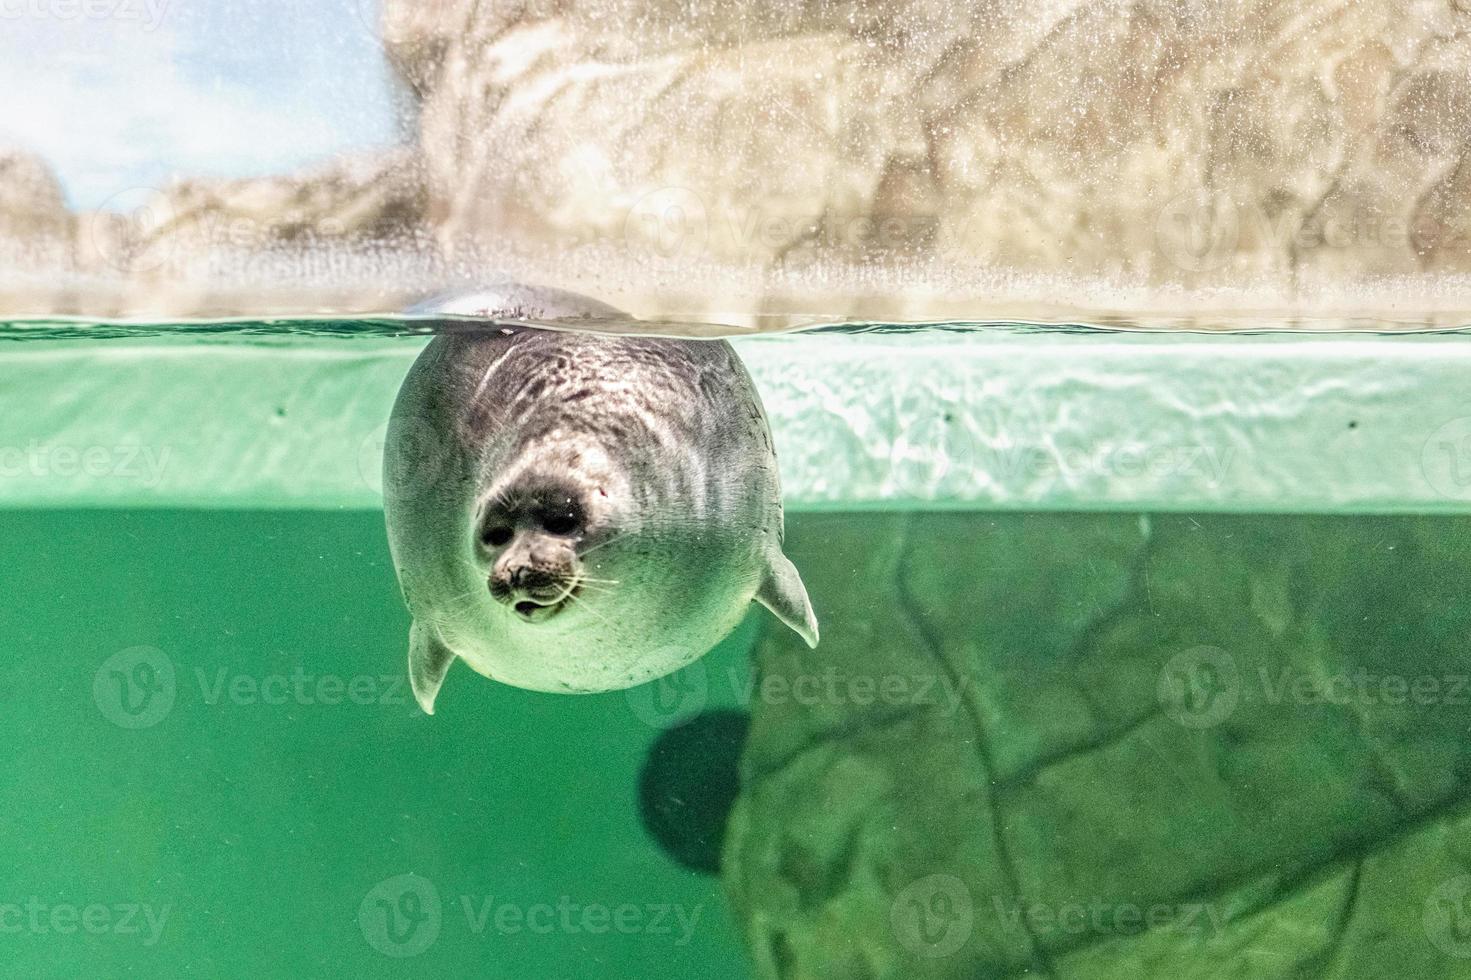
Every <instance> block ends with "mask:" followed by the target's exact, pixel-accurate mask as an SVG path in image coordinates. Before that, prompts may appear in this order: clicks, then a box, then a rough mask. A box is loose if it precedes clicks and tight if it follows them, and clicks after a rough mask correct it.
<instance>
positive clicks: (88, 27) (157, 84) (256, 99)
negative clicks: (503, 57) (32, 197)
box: [0, 0, 399, 208]
mask: <svg viewBox="0 0 1471 980" xmlns="http://www.w3.org/2000/svg"><path fill="white" fill-rule="evenodd" d="M377 3H378V0H0V92H3V93H4V97H3V98H0V146H12V147H18V148H20V149H23V150H29V151H31V152H34V153H38V154H39V155H40V156H41V157H42V158H44V159H45V160H46V161H47V162H48V163H49V164H50V165H51V167H52V168H53V169H54V170H55V171H56V172H57V174H58V175H59V176H60V178H61V180H62V183H63V186H64V187H65V189H66V192H67V196H68V202H69V203H70V204H71V206H72V207H74V208H95V207H103V206H106V204H107V202H108V201H109V199H111V198H114V197H125V198H126V199H128V200H133V199H135V198H136V192H137V191H138V190H140V189H146V188H155V187H160V186H163V185H164V184H166V183H167V182H168V180H169V179H170V178H171V177H172V176H175V175H178V176H196V175H199V176H221V177H235V176H249V175H256V174H269V173H281V172H285V171H290V170H293V169H296V168H299V167H301V166H303V165H307V164H311V163H313V162H315V161H319V160H323V159H326V158H329V157H331V156H333V155H335V154H338V153H341V152H344V151H350V150H356V149H362V148H366V147H373V146H383V145H388V144H391V143H393V142H395V141H396V139H397V132H398V128H399V127H398V126H397V125H396V122H395V117H394V109H393V106H394V94H393V90H392V86H391V83H390V79H389V75H388V71H387V68H386V65H385V63H384V61H383V58H382V54H381V52H380V51H379V48H378V44H377V40H376V38H375V36H374V31H373V25H374V24H375V23H376V14H377V9H376V8H377Z"/></svg>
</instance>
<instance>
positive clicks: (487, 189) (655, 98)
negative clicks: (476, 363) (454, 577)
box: [0, 0, 1471, 980]
mask: <svg viewBox="0 0 1471 980" xmlns="http://www.w3.org/2000/svg"><path fill="white" fill-rule="evenodd" d="M0 7H3V5H0ZM1467 16H1468V14H1467V12H1466V11H1465V10H1463V9H1462V7H1461V5H1460V4H1459V3H1448V2H1435V0H1415V2H1413V3H1409V4H1405V3H1392V2H1389V0H1357V2H1353V3H1347V4H1342V3H1333V2H1329V0H1321V2H1320V0H1309V2H1306V3H1295V4H1293V3H1286V2H1278V0H1221V2H1197V0H1157V2H1150V0H1140V2H1103V0H1056V2H1053V0H1048V2H1043V3H1034V4H1020V3H992V4H981V5H975V4H970V5H966V4H958V3H949V2H935V3H932V2H915V0H883V2H871V3H853V2H829V0H820V2H813V3H801V4H789V3H778V4H761V5H756V4H746V3H737V4H723V5H715V4H688V3H678V4H670V3H662V2H657V0H571V2H564V0H559V2H556V3H550V2H549V3H541V2H538V0H526V2H520V0H518V2H515V3H504V2H493V3H485V2H471V0H433V2H410V0H384V2H382V3H379V2H377V0H323V2H322V3H318V4H311V5H301V4H295V3H290V2H287V0H257V2H255V3H252V4H249V5H246V4H241V3H235V2H225V3H218V4H203V3H196V2H192V0H156V2H155V0H137V2H134V0H119V2H116V3H111V4H109V3H95V4H80V5H74V4H70V3H64V2H61V0H56V2H47V0H28V2H26V3H23V4H12V5H10V6H8V7H3V9H0V80H4V81H8V82H9V83H10V84H9V85H7V86H6V90H7V92H10V93H11V96H12V97H11V99H10V101H9V102H7V105H6V107H4V108H0V138H3V140H4V145H3V146H0V419H3V420H4V421H3V425H0V533H3V538H4V540H5V541H6V543H7V546H8V549H9V550H8V552H7V556H8V558H9V560H8V561H7V562H5V563H4V565H3V566H0V582H3V595H4V596H5V598H6V602H5V603H4V604H0V645H3V647H4V648H5V649H6V650H7V651H8V652H9V656H8V657H7V658H5V660H4V662H3V666H0V677H3V678H4V682H5V683H4V688H5V690H6V691H8V692H9V695H8V697H7V699H6V710H5V712H4V713H3V715H0V735H3V737H4V738H5V740H6V743H7V744H8V745H10V746H12V749H13V754H12V762H11V765H10V766H9V767H8V768H7V774H6V776H5V777H4V779H3V781H0V785H3V789H0V851H3V853H5V854H6V855H7V858H6V860H5V861H3V862H0V975H3V976H12V975H13V976H17V977H28V978H29V977H53V976H54V977H68V978H70V977H75V976H83V975H85V976H94V975H95V976H128V975H147V976H157V977H176V976H193V975H207V976H242V977H252V978H255V977H301V976H317V975H321V976H337V975H341V974H343V973H351V974H353V975H357V976H362V977H398V976H418V975H449V976H485V977H508V978H509V977H523V976H530V977H546V978H552V977H569V978H582V977H598V978H613V977H638V978H647V977H689V976H700V977H707V978H711V980H716V978H726V977H729V978H732V980H734V978H748V977H749V978H759V980H809V978H810V980H816V978H822V980H829V978H851V980H912V978H935V980H941V978H943V980H962V978H965V980H973V978H976V977H1021V976H1049V977H1077V978H1095V977H1096V978H1114V977H1118V978H1123V977H1128V978H1140V977H1160V978H1176V977H1192V976H1202V977H1211V976H1224V975H1230V976H1239V977H1250V978H1261V980H1278V978H1281V980H1287V978H1299V977H1319V976H1321V977H1339V978H1376V980H1377V978H1381V977H1394V976H1413V977H1426V978H1430V977H1435V978H1442V977H1443V978H1458V977H1471V918H1468V912H1471V858H1468V855H1471V839H1468V836H1467V835H1468V830H1467V823H1466V820H1465V813H1464V811H1465V804H1466V800H1467V799H1468V790H1467V785H1468V780H1471V760H1468V754H1467V753H1468V749H1467V746H1468V745H1471V741H1468V739H1471V690H1468V687H1471V669H1468V668H1467V666H1466V655H1465V637H1466V635H1467V627H1468V625H1471V604H1468V602H1467V600H1466V599H1465V596H1466V594H1467V588H1466V586H1467V585H1468V582H1467V577H1468V572H1467V571H1466V569H1467V567H1468V565H1467V562H1466V553H1467V548H1466V545H1467V544H1468V543H1471V542H1467V541H1466V540H1465V538H1466V529H1467V527H1468V525H1467V514H1468V513H1471V458H1468V455H1471V380H1468V379H1471V372H1468V370H1467V368H1468V367H1471V363H1468V362H1471V346H1468V344H1467V339H1466V335H1465V333H1464V330H1463V328H1466V327H1467V326H1468V323H1471V319H1468V310H1471V298H1468V288H1467V283H1468V281H1471V280H1468V278H1467V274H1468V272H1471V266H1468V263H1471V259H1468V255H1471V252H1468V249H1467V247H1466V241H1467V239H1466V235H1465V228H1464V227H1463V224H1464V215H1465V213H1466V211H1467V209H1466V207H1465V203H1466V200H1465V199H1466V196H1467V192H1468V188H1467V185H1466V179H1465V178H1466V173H1467V169H1466V167H1465V166H1464V164H1465V155H1466V152H1467V149H1468V146H1471V119H1468V114H1471V84H1468V79H1471V74H1468V67H1471V52H1468V51H1467V50H1465V48H1466V45H1467V44H1468V43H1471V42H1468V40H1467V38H1468V35H1467V34H1466V32H1465V30H1464V27H1465V23H1464V22H1465V19H1466V17H1467ZM507 278H509V279H511V280H520V281H525V282H531V283H538V284H543V285H548V286H560V287H563V288H567V289H570V290H574V291H576V292H579V293H583V294H587V295H589V296H594V297H596V298H597V299H599V300H602V301H605V302H608V303H611V304H614V305H616V306H617V307H618V308H620V309H622V310H627V311H628V314H629V315H627V316H623V315H612V316H606V317H602V318H593V319H577V320H555V321H554V320H553V319H549V318H547V317H546V316H544V315H543V312H544V311H541V310H539V309H537V308H535V307H534V306H522V307H518V308H516V309H512V310H501V311H500V313H499V314H498V315H497V316H496V317H494V318H491V319H493V320H494V322H490V323H486V322H484V321H485V320H486V319H487V317H485V316H480V317H478V318H477V317H476V316H474V315H471V314H470V312H469V307H466V308H463V309H451V308H447V307H445V306H444V305H443V304H441V305H440V306H438V307H434V306H433V305H432V304H431V306H430V307H429V310H430V311H431V312H429V313H425V314H422V315H403V314H402V311H403V310H405V309H408V308H410V307H411V306H412V305H413V304H416V303H418V302H419V301H421V300H422V299H424V298H425V297H426V296H431V295H433V294H435V293H438V292H439V291H441V290H446V289H447V290H452V291H458V290H478V289H481V288H483V287H485V286H486V285H487V284H489V283H499V282H502V281H504V280H506V279H507ZM435 310H437V312H434V311H435ZM440 314H445V315H440ZM528 326H532V327H535V326H541V327H547V328H553V329H563V330H566V329H574V330H583V331H594V332H604V333H610V334H628V333H634V334H641V335H642V334H649V335H661V336H669V337H695V338H702V339H707V340H713V339H714V338H719V337H724V338H731V339H732V344H733V346H734V348H735V349H736V351H737V353H738V354H739V357H740V359H741V360H742V362H743V363H744V364H745V365H746V367H747V368H748V369H749V371H750V373H751V375H752V378H753V380H754V382H755V385H756V388H757V389H758V390H759V392H760V395H761V398H762V401H763V402H764V405H765V409H766V412H767V414H768V415H769V416H770V435H771V439H772V441H773V442H774V444H775V447H776V450H777V456H778V460H779V463H780V470H781V477H782V485H783V491H784V493H783V496H784V501H785V506H786V512H787V516H786V540H785V542H784V547H785V550H786V553H787V554H788V555H789V556H790V557H791V558H792V560H793V561H794V562H795V564H796V566H797V568H798V569H799V570H800V572H801V577H802V578H803V580H805V582H806V586H807V590H808V592H809V593H810V596H811V599H812V603H813V605H814V607H815V610H816V613H817V617H818V620H819V622H820V624H821V630H822V638H821V642H820V644H819V645H818V647H817V648H816V649H815V650H812V649H808V648H807V646H806V644H805V643H804V642H803V641H802V640H801V639H800V638H799V637H798V636H796V635H795V634H793V633H792V632H791V631H789V630H787V629H786V628H785V627H784V626H782V625H781V624H780V623H778V622H777V621H776V620H774V619H773V618H771V616H770V615H769V614H767V613H766V612H764V611H762V610H760V609H754V610H753V612H752V613H751V615H749V616H747V617H746V618H745V620H744V621H743V622H742V623H741V624H740V625H739V626H738V627H737V628H736V630H735V631H734V633H732V634H731V635H730V636H729V637H728V638H727V639H726V640H724V641H723V642H722V643H720V644H719V646H717V647H716V649H714V650H713V651H711V652H710V653H708V654H707V655H706V656H705V657H703V658H702V659H699V660H697V661H695V662H694V663H692V664H691V665H689V666H688V667H686V668H684V669H682V670H680V671H678V672H676V673H674V674H671V675H669V676H668V677H665V678H662V679H660V680H658V681H655V682H653V683H650V684H645V685H641V686H638V687H634V688H630V689H628V690H626V691H620V692H613V693H608V694H598V695H589V696H579V697H567V696H555V695H546V694H539V693H533V692H528V691H523V690H519V689H515V688H511V687H508V686H505V685H502V684H497V683H492V682H491V681H488V680H485V679H484V678H479V677H476V676H474V675H473V673H472V672H471V671H470V670H468V669H466V668H465V667H464V666H463V665H461V666H455V667H452V668H451V674H450V681H449V683H448V684H447V685H446V687H445V689H444V693H443V695H442V697H441V698H440V700H439V702H438V704H437V710H436V714H435V715H434V716H433V717H429V716H427V715H425V714H424V713H423V712H422V711H421V710H420V709H419V707H418V706H417V705H416V704H415V700H414V694H413V692H412V691H411V690H410V688H409V686H408V680H407V672H406V664H405V649H406V644H407V641H408V636H409V616H408V613H407V611H406V610H405V608H404V601H403V596H402V594H401V589H400V585H399V581H398V579H397V575H396V572H397V571H399V570H398V569H396V568H395V566H394V562H393V559H392V557H391V555H390V553H389V549H388V544H387V541H386V540H385V534H384V526H383V496H382V491H383V486H382V476H381V474H382V467H383V458H382V457H383V453H384V444H385V440H386V439H387V422H388V418H389V410H390V406H391V405H392V403H393V400H394V397H395V395H396V393H397V392H398V390H399V387H400V385H401V384H402V383H403V380H404V378H405V375H406V373H407V372H408V370H409V368H410V365H411V364H412V363H413V362H414V360H415V358H416V357H417V356H418V355H419V354H420V352H421V351H422V350H423V349H424V347H425V344H426V342H427V335H428V334H431V333H433V332H436V331H444V330H473V329H489V330H500V329H502V328H515V329H521V328H525V327H528ZM794 327H801V328H806V329H803V330H801V331H800V332H795V333H781V332H780V331H783V330H786V329H788V328H794ZM1425 328H1441V329H1436V330H1427V329H1425ZM757 334H760V336H757ZM613 380H615V381H616V379H613ZM616 585H617V583H614V586H616Z"/></svg>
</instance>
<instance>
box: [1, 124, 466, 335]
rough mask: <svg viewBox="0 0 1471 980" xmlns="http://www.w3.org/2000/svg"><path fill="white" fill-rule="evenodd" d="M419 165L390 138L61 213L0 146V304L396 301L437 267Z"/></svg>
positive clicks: (134, 307)
mask: <svg viewBox="0 0 1471 980" xmlns="http://www.w3.org/2000/svg"><path fill="white" fill-rule="evenodd" d="M421 172H422V171H421V168H420V166H419V163H418V157H417V154H416V153H414V152H413V151H412V150H408V149H404V150H398V151H394V152H390V153H385V154H382V155H377V156H364V157H358V158H344V159H341V160H337V161H333V162H332V163H330V164H328V165H326V166H322V167H319V168H316V169H313V170H309V171H306V172H303V173H299V174H294V175H285V176H271V177H259V178H245V179H239V180H204V179H191V180H180V181H177V182H174V183H172V184H170V185H168V186H166V187H164V188H160V189H149V188H142V189H138V190H136V191H133V192H130V193H128V194H123V195H119V196H118V197H115V198H114V199H113V200H111V201H110V202H109V207H108V209H107V210H106V211H95V212H83V213H80V214H76V215H73V214H71V213H69V212H68V211H67V209H66V206H65V203H64V201H63V199H62V195H61V189H60V186H59V184H58V183H57V181H56V179H55V178H54V177H53V176H52V175H51V174H50V173H49V172H48V171H47V170H46V168H45V167H44V166H43V165H42V164H40V163H39V162H38V161H36V160H35V159H34V158H29V157H25V156H21V155H16V154H11V155H8V156H5V155H0V250H3V251H0V255H3V256H4V258H5V261H6V263H7V264H6V271H5V274H4V275H3V277H0V284H3V286H0V312H5V313H15V314H28V315H36V314H64V315H65V314H76V315H92V316H134V315H160V316H179V317H202V316H229V315H239V314H240V313H242V312H249V313H259V314H279V313H291V312H301V311H312V312H319V313H327V312H332V311H342V312H353V311H376V312H385V311H392V310H397V309H400V308H402V306H403V305H404V304H405V303H406V302H408V301H409V300H410V299H412V298H416V297H417V296H419V295H421V294H422V292H423V290H424V289H425V288H426V283H428V284H433V283H436V282H438V281H439V279H440V278H441V277H442V275H443V270H442V263H441V262H440V257H439V252H438V248H437V245H436V243H435V238H434V235H433V233H432V230H431V229H430V227H429V225H428V224H427V221H426V217H427V215H426V207H427V197H426V194H425V188H424V183H423V180H422V177H421ZM28 282H29V283H32V284H33V285H32V288H30V289H27V283H28Z"/></svg>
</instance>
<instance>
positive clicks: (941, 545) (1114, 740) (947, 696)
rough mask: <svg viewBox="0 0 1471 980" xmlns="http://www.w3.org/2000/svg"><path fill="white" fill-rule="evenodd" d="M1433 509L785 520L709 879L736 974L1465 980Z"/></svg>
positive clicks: (1459, 550) (1441, 567)
mask: <svg viewBox="0 0 1471 980" xmlns="http://www.w3.org/2000/svg"><path fill="white" fill-rule="evenodd" d="M1467 545H1468V541H1467V539H1466V526H1465V522H1464V521H1462V520H1460V519H1457V518H1453V517H1452V518H1372V517H1359V518H1352V519H1350V518H1343V517H1337V518H1334V517H1277V518H1262V517H1260V516H1250V517H1240V516H1222V515H1197V516H1188V515H1171V516H1156V517H1153V518H1151V519H1149V520H1147V521H1146V520H1142V519H1140V518H1138V517H1135V516H1132V515H1077V514H1054V515H1004V516H1003V515H996V516H991V515H962V514H954V515H942V514H929V515H889V516H885V515H875V516H873V517H871V518H868V519H866V520H856V519H854V517H853V516H852V515H842V516H833V517H830V518H829V517H823V516H817V515H800V516H799V517H798V519H796V520H794V521H792V524H791V535H790V540H789V541H788V553H789V554H790V555H791V556H792V559H793V561H794V562H796V563H797V565H798V566H799V567H800V568H801V569H802V573H803V577H804V579H805V580H806V581H807V585H808V588H809V590H810V592H811V595H812V599H813V603H814V607H815V608H816V609H817V610H818V614H819V616H820V617H821V620H822V625H823V642H822V646H821V647H819V649H818V650H817V651H816V657H815V658H814V654H813V652H812V651H809V650H807V649H805V648H804V647H803V646H802V644H801V643H800V641H798V642H795V643H794V642H793V641H792V640H791V639H790V638H788V637H787V636H786V635H785V631H783V630H780V629H775V628H773V629H769V630H767V631H766V634H765V637H764V639H763V641H762V642H761V644H760V645H759V647H758V650H757V656H756V671H757V674H756V688H755V692H756V693H755V695H754V697H753V699H752V703H751V712H752V728H751V734H750V741H749V743H748V748H747V753H746V758H745V760H744V780H743V784H744V785H743V789H742V793H741V797H740V799H739V800H738V802H737V805H736V808H735V811H734V814H733V816H732V820H731V824H730V826H729V829H728V836H727V845H726V851H725V857H724V862H723V873H724V877H725V880H726V884H727V887H728V890H729V892H730V894H731V897H732V899H733V902H734V904H735V907H736V911H737V915H738V917H739V918H740V920H741V921H742V922H743V923H744V928H745V931H746V935H747V939H748V941H749V944H750V948H751V950H752V954H753V960H754V963H755V965H756V975H757V976H758V977H760V978H761V980H778V978H779V980H818V978H821V980H831V978H835V977H844V978H859V977H862V978H865V980H925V978H928V980H940V978H944V980H973V978H976V977H997V978H1001V977H1018V978H1019V977H1022V976H1079V977H1092V978H1100V980H1106V978H1114V977H1117V978H1120V980H1123V978H1129V980H1135V978H1139V977H1208V976H1226V975H1230V976H1236V977H1246V978H1254V980H1257V978H1259V980H1289V978H1296V977H1302V976H1338V977H1381V976H1416V977H1426V978H1452V977H1462V976H1465V963H1466V959H1465V958H1466V956H1468V955H1471V942H1468V940H1467V937H1466V935H1465V932H1464V930H1463V929H1462V928H1461V925H1462V923H1463V920H1462V919H1460V918H1459V915H1460V912H1461V910H1462V909H1463V908H1464V906H1463V905H1461V904H1459V903H1460V902H1462V901H1463V900H1464V898H1465V897H1467V896H1471V877H1468V876H1467V874H1466V869H1467V856H1468V854H1471V822H1468V820H1467V817H1466V813H1467V806H1468V803H1471V743H1468V742H1467V740H1466V739H1465V732H1466V730H1467V727H1468V725H1471V690H1468V686H1467V674H1466V671H1465V668H1464V659H1465V658H1464V656H1463V652H1462V650H1461V643H1462V638H1463V637H1464V636H1465V635H1466V631H1467V630H1468V629H1471V607H1468V606H1467V604H1466V603H1465V602H1464V601H1462V598H1461V597H1462V596H1463V595H1464V594H1465V592H1466V590H1467V589H1468V588H1471V574H1468V572H1467V570H1466V566H1465V562H1464V560H1463V558H1462V557H1460V556H1462V555H1464V553H1465V549H1466V547H1467Z"/></svg>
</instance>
